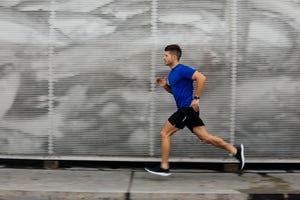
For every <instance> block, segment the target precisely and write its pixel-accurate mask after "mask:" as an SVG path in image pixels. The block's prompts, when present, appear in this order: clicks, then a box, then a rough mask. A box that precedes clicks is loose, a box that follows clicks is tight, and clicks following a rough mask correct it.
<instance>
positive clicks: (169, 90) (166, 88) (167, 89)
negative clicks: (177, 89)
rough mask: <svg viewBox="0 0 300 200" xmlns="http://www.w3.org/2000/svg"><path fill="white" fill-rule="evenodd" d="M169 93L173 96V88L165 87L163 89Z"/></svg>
mask: <svg viewBox="0 0 300 200" xmlns="http://www.w3.org/2000/svg"><path fill="white" fill-rule="evenodd" d="M163 88H164V89H165V90H166V91H167V92H168V93H170V94H172V90H171V87H170V85H168V84H167V85H165V86H164V87H163Z"/></svg>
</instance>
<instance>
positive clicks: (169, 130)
mask: <svg viewBox="0 0 300 200" xmlns="http://www.w3.org/2000/svg"><path fill="white" fill-rule="evenodd" d="M178 130H179V128H176V127H175V126H173V125H172V124H171V123H170V122H169V121H168V120H167V121H166V123H165V124H164V125H163V127H162V129H161V131H160V135H161V164H160V167H161V168H163V169H169V168H170V166H169V156H170V151H171V136H172V135H173V134H174V133H175V132H176V131H178Z"/></svg>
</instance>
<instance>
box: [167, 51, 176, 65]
mask: <svg viewBox="0 0 300 200" xmlns="http://www.w3.org/2000/svg"><path fill="white" fill-rule="evenodd" d="M175 61H177V57H176V55H174V54H171V53H170V51H165V54H164V62H165V65H167V66H172V65H173V63H174V62H175Z"/></svg>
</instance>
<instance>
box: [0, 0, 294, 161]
mask: <svg viewBox="0 0 300 200" xmlns="http://www.w3.org/2000/svg"><path fill="white" fill-rule="evenodd" d="M299 8H300V5H299V3H297V2H296V1H288V0H286V1H280V2H278V1H275V0H268V1H263V2H260V1H258V0H251V1H250V0H227V1H212V0H206V1H197V0H187V1H184V2H183V1H179V0H175V1H174V0H173V1H169V0H168V1H158V0H148V1H147V0H134V1H127V2H125V1H119V0H102V1H99V0H90V1H78V0H67V1H54V0H49V1H40V2H38V1H26V0H20V1H8V0H7V1H4V0H0V16H1V18H0V27H1V30H0V44H1V51H0V56H1V59H0V62H1V63H0V64H1V79H0V84H1V88H2V92H1V95H2V97H1V106H0V108H1V109H0V111H1V113H0V114H1V120H0V123H1V124H0V142H1V145H0V149H1V154H0V157H1V155H2V157H6V158H7V156H9V155H11V156H12V157H15V156H16V155H19V156H21V157H22V155H23V156H24V157H25V156H27V157H28V155H33V156H34V157H35V158H36V156H39V155H40V156H41V158H44V157H45V156H50V155H56V156H65V158H67V157H72V158H76V156H77V158H78V159H80V158H82V156H85V155H87V156H89V157H93V156H95V158H97V159H99V157H100V158H101V157H103V158H105V159H107V158H108V157H109V156H112V157H124V158H126V159H128V158H132V159H134V158H139V159H141V158H144V159H145V160H147V159H149V158H152V157H158V156H159V155H160V135H159V131H160V128H161V126H162V125H163V123H164V122H165V120H166V119H167V118H168V117H169V116H170V114H172V113H173V112H174V111H175V109H176V108H175V102H174V100H173V99H172V97H171V96H170V95H169V94H167V93H165V92H164V91H163V90H162V89H161V88H158V87H157V86H156V85H155V83H154V79H155V77H157V76H167V74H168V72H169V69H168V67H166V66H163V61H162V58H163V48H164V46H165V45H167V44H170V43H178V44H180V45H181V46H182V48H183V57H182V62H183V63H184V64H186V65H190V66H191V67H193V68H195V69H198V70H200V71H201V72H203V73H204V74H205V75H206V76H207V78H208V80H207V84H206V88H205V91H204V93H203V96H202V98H201V117H202V118H203V120H204V122H205V123H206V125H207V129H208V130H209V131H210V132H211V133H213V134H215V135H219V136H221V137H222V138H224V139H225V140H227V141H229V142H231V143H241V142H242V143H244V144H245V146H246V152H247V157H248V158H252V159H255V158H260V157H264V158H265V157H269V158H271V159H274V160H277V159H280V158H285V156H286V155H288V158H290V159H295V158H299V155H300V154H299V152H300V149H299V148H300V147H299V145H298V143H299V141H300V138H299V137H300V136H299V134H298V133H299V130H300V126H299V124H298V121H299V118H300V116H299V113H300V112H299V108H300V106H299V103H298V102H299V96H300V95H299V93H300V89H299V88H300V83H299V76H300V71H299V66H298V63H299V34H298V32H299V20H298V19H299V17H298V15H299V14H298V13H299ZM172 142H173V148H172V158H175V159H176V158H178V159H180V158H182V157H188V158H191V159H195V160H196V159H198V160H201V159H211V158H220V157H222V158H227V153H226V152H224V151H222V150H220V149H217V148H213V147H211V146H209V145H206V144H202V143H201V142H200V141H198V139H197V138H196V137H195V136H194V135H192V134H190V133H189V130H188V129H184V130H183V131H181V132H178V133H176V134H175V135H174V136H173V138H172ZM220 162H221V160H220Z"/></svg>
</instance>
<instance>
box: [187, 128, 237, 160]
mask: <svg viewBox="0 0 300 200" xmlns="http://www.w3.org/2000/svg"><path fill="white" fill-rule="evenodd" d="M193 133H194V134H195V135H196V136H197V137H198V138H199V139H200V140H201V141H202V142H204V143H208V144H212V145H214V146H216V147H219V148H222V149H225V150H226V151H228V152H229V153H232V154H233V155H236V153H237V149H236V148H235V147H234V146H233V145H231V144H230V143H228V142H226V141H225V140H223V139H222V138H220V137H218V136H215V135H212V134H210V133H209V132H208V131H207V130H206V128H205V126H196V127H194V128H193Z"/></svg>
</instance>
